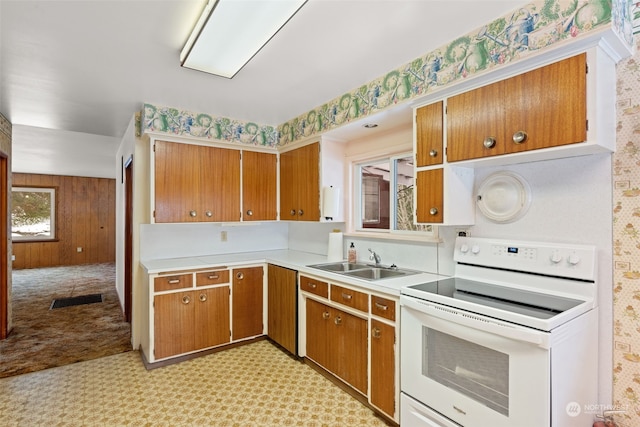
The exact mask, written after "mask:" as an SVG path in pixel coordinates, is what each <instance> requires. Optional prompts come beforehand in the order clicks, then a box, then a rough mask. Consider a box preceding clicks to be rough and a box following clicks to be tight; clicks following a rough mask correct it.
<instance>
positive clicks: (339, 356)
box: [329, 309, 368, 395]
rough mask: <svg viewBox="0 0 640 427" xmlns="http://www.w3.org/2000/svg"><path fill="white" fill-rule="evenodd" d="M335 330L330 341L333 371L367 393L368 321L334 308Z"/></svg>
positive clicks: (330, 363) (330, 362)
mask: <svg viewBox="0 0 640 427" xmlns="http://www.w3.org/2000/svg"><path fill="white" fill-rule="evenodd" d="M332 312H333V326H334V328H333V331H332V334H331V335H332V337H331V338H330V342H329V351H330V352H331V353H330V359H332V360H330V361H329V365H331V366H333V369H332V370H333V372H334V373H335V374H336V375H338V376H339V377H340V378H342V379H343V380H344V381H346V382H347V383H349V384H351V385H352V386H353V387H354V388H355V389H357V390H359V391H360V392H362V393H363V394H365V395H366V394H367V383H368V381H367V366H368V364H367V347H368V341H367V335H368V331H367V321H366V320H365V319H361V318H359V317H356V316H353V315H351V314H349V313H345V312H343V311H340V310H335V309H332Z"/></svg>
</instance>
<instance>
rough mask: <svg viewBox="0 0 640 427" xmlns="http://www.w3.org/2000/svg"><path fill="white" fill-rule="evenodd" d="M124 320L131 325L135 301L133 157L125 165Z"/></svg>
mask: <svg viewBox="0 0 640 427" xmlns="http://www.w3.org/2000/svg"><path fill="white" fill-rule="evenodd" d="M124 191H125V196H124V199H125V201H124V210H125V213H124V218H125V220H124V319H125V321H126V322H128V323H131V301H132V299H133V295H132V292H133V156H131V157H129V159H128V160H127V161H126V163H125V164H124Z"/></svg>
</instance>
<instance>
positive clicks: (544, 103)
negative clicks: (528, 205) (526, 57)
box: [504, 54, 587, 153]
mask: <svg viewBox="0 0 640 427" xmlns="http://www.w3.org/2000/svg"><path fill="white" fill-rule="evenodd" d="M586 71H587V56H586V54H581V55H577V56H574V57H572V58H569V59H566V60H564V61H560V62H556V63H554V64H551V65H547V66H545V67H542V68H539V69H536V70H533V71H530V72H528V73H524V74H522V75H519V76H516V77H513V78H511V79H508V80H505V82H504V84H505V93H506V94H510V93H515V94H518V96H507V99H506V101H507V102H505V105H506V111H505V113H506V119H505V123H507V141H506V147H505V148H506V153H514V152H519V151H526V150H535V149H540V148H548V147H555V146H558V145H567V144H575V143H579V142H583V141H586V139H587V98H586V93H587V72H586ZM518 132H526V137H525V140H524V141H523V142H522V143H520V144H518V143H516V142H515V140H517V139H518V137H519V136H520V135H518Z"/></svg>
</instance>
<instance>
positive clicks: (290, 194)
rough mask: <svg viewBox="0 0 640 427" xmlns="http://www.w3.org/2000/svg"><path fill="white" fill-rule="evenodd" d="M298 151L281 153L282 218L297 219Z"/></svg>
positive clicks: (287, 219)
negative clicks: (296, 173)
mask: <svg viewBox="0 0 640 427" xmlns="http://www.w3.org/2000/svg"><path fill="white" fill-rule="evenodd" d="M295 169H296V151H295V150H293V151H287V152H285V153H281V154H280V219H281V220H283V221H292V220H296V219H297V212H298V208H297V204H298V201H297V199H296V189H297V187H296V176H295Z"/></svg>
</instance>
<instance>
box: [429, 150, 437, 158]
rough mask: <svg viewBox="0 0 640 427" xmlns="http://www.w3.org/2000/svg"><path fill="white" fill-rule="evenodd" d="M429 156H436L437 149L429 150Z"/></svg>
mask: <svg viewBox="0 0 640 427" xmlns="http://www.w3.org/2000/svg"><path fill="white" fill-rule="evenodd" d="M429 156H431V157H437V156H438V150H431V151H429Z"/></svg>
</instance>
